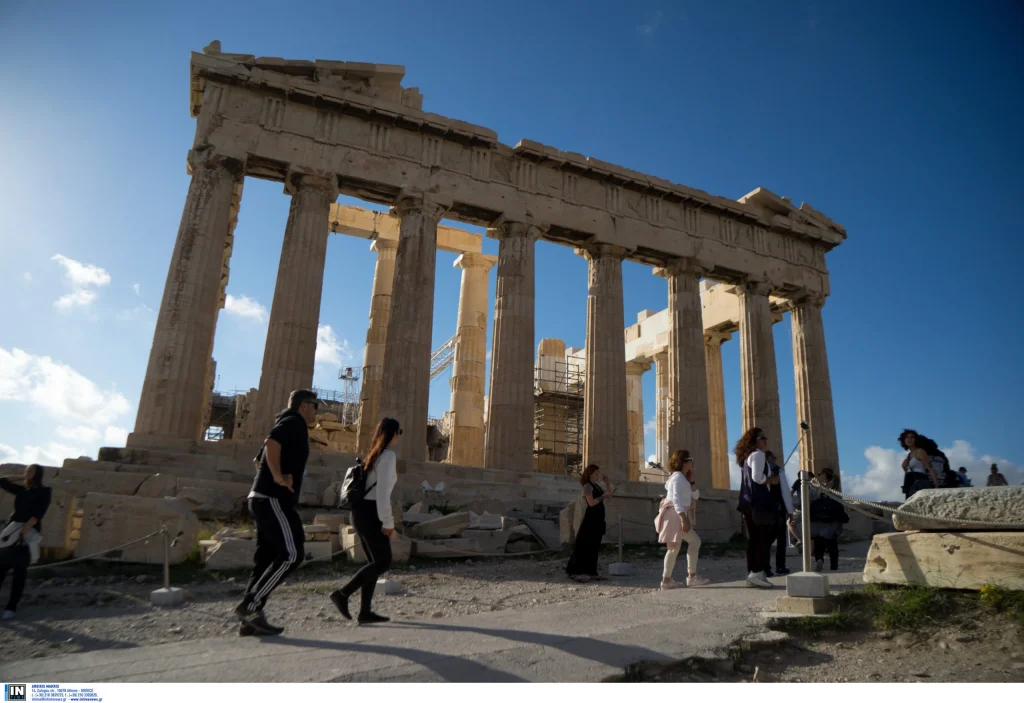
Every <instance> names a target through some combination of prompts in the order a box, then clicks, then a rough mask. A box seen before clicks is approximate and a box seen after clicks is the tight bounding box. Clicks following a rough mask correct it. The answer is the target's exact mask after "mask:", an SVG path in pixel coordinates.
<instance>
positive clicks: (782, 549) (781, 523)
mask: <svg viewBox="0 0 1024 703" xmlns="http://www.w3.org/2000/svg"><path fill="white" fill-rule="evenodd" d="M764 456H765V460H766V461H767V462H768V470H769V472H770V473H769V476H768V490H769V492H770V493H771V496H772V501H773V502H774V504H775V509H776V510H777V511H778V516H779V519H778V522H777V524H776V525H775V528H774V530H773V532H772V536H771V537H772V541H771V542H769V543H768V561H767V562H765V565H764V575H765V576H767V577H768V578H771V577H772V576H773V575H774V574H772V569H771V548H772V543H775V573H776V574H778V575H779V576H785V575H786V574H788V573H790V570H789V569H787V568H786V545H787V542H788V541H789V540H788V539H787V538H786V535H787V533H788V532H789V530H790V529H791V527H792V525H793V494H792V491H790V489H789V479H788V478H786V469H785V468H783V467H781V466H779V465H778V464H776V463H775V454H774V452H770V451H768V452H765V453H764Z"/></svg>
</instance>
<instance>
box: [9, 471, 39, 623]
mask: <svg viewBox="0 0 1024 703" xmlns="http://www.w3.org/2000/svg"><path fill="white" fill-rule="evenodd" d="M0 489H3V490H5V491H7V492H8V493H11V494H13V495H14V513H12V514H11V518H10V520H8V521H7V523H6V526H5V527H4V529H3V530H2V531H0V539H2V542H3V543H4V544H6V543H7V542H8V541H10V542H11V544H10V545H9V546H7V547H5V548H3V549H0V588H2V587H3V583H4V580H5V579H6V578H7V572H8V571H9V570H13V571H14V580H13V581H12V582H11V595H10V597H9V598H8V600H7V607H6V608H4V613H3V615H2V616H0V617H2V618H3V619H4V620H10V619H11V618H13V617H14V614H15V612H16V611H17V610H18V601H20V600H21V594H22V593H23V592H24V590H25V578H26V576H27V575H28V566H29V564H30V563H32V562H33V561H35V559H37V558H38V557H39V552H38V549H39V546H38V545H39V541H40V539H41V535H42V529H43V516H44V515H45V514H46V510H47V509H48V508H49V507H50V498H51V490H50V488H48V487H47V486H44V485H43V467H42V466H39V465H38V464H29V465H28V466H26V467H25V474H24V477H23V480H22V484H21V485H19V484H17V483H15V482H13V481H10V480H8V479H6V478H0ZM33 550H35V554H34V555H33V553H32V552H33ZM33 557H35V558H33Z"/></svg>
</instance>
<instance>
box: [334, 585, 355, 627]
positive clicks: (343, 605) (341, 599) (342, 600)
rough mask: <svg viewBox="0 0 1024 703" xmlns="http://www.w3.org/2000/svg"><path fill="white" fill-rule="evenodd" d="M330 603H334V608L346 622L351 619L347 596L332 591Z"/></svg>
mask: <svg viewBox="0 0 1024 703" xmlns="http://www.w3.org/2000/svg"><path fill="white" fill-rule="evenodd" d="M331 602H332V603H334V607H335V608H337V609H338V612H339V613H341V614H342V616H344V618H345V619H346V620H351V619H352V613H350V612H348V596H346V595H345V594H344V593H342V592H341V591H334V592H333V593H331Z"/></svg>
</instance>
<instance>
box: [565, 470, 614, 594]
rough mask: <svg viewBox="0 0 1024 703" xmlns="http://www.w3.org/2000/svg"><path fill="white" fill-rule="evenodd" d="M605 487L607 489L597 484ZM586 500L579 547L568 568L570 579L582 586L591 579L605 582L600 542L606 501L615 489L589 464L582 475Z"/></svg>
mask: <svg viewBox="0 0 1024 703" xmlns="http://www.w3.org/2000/svg"><path fill="white" fill-rule="evenodd" d="M598 481H600V482H601V483H603V484H604V488H601V486H599V485H598ZM580 486H582V491H583V498H584V500H586V502H587V511H586V512H585V513H584V514H583V522H581V523H580V529H579V531H578V532H577V533H576V544H574V545H573V548H572V556H570V557H569V563H568V564H566V565H565V571H566V573H568V574H569V578H571V579H572V580H573V581H578V582H579V583H587V582H588V581H590V580H591V579H593V580H595V581H603V580H604V577H603V576H598V574H597V555H598V553H599V552H600V551H601V540H602V539H603V538H604V533H605V519H604V502H605V501H606V500H607V499H608V498H611V497H612V487H611V484H609V483H608V477H607V476H601V470H600V469H599V468H598V467H597V464H590V465H589V466H587V467H586V468H585V469H583V473H582V474H581V475H580Z"/></svg>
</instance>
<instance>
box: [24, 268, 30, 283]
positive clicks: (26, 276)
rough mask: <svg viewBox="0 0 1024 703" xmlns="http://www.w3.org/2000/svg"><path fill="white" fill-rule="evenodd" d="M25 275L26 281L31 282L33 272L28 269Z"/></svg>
mask: <svg viewBox="0 0 1024 703" xmlns="http://www.w3.org/2000/svg"><path fill="white" fill-rule="evenodd" d="M23 276H24V278H25V283H31V282H32V274H31V273H29V272H28V271H26V272H25V273H24V274H23Z"/></svg>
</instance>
